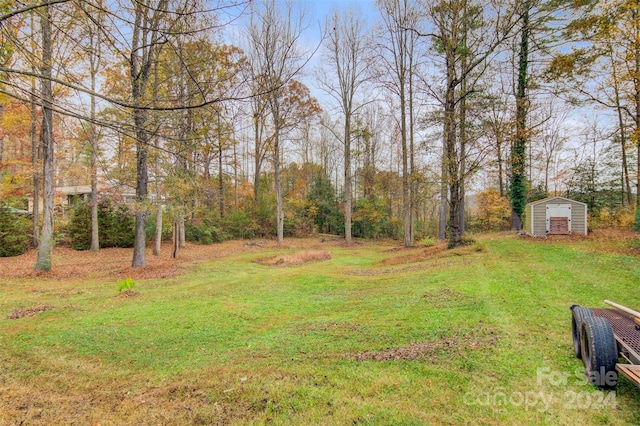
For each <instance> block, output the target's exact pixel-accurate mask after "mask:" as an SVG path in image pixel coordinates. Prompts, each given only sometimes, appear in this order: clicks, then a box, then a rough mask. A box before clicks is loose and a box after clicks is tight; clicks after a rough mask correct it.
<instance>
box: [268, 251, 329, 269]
mask: <svg viewBox="0 0 640 426" xmlns="http://www.w3.org/2000/svg"><path fill="white" fill-rule="evenodd" d="M329 259H331V254H330V253H329V252H328V251H326V250H308V251H301V252H297V253H292V254H284V255H278V256H270V257H263V258H260V259H256V260H255V262H256V263H260V264H261V265H270V266H293V265H304V264H306V263H314V262H323V261H325V260H329Z"/></svg>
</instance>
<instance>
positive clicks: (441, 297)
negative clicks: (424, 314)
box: [422, 288, 466, 308]
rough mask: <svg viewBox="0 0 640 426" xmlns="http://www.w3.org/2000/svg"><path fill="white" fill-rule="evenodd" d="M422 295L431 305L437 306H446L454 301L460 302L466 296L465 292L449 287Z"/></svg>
mask: <svg viewBox="0 0 640 426" xmlns="http://www.w3.org/2000/svg"><path fill="white" fill-rule="evenodd" d="M422 297H423V299H424V300H425V301H426V302H427V303H428V304H429V305H431V306H434V307H436V308H442V307H446V306H449V305H451V304H452V303H454V302H459V301H461V300H464V299H465V298H466V296H465V295H464V294H463V293H460V292H457V291H453V290H450V289H448V288H444V289H442V290H437V291H432V292H429V293H425V294H424V295H423V296H422Z"/></svg>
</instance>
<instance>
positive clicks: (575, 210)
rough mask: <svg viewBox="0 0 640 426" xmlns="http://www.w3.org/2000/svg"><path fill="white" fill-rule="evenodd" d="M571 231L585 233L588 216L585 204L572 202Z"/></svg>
mask: <svg viewBox="0 0 640 426" xmlns="http://www.w3.org/2000/svg"><path fill="white" fill-rule="evenodd" d="M570 204H571V233H572V234H582V235H585V229H586V227H587V216H586V213H585V207H584V204H580V203H576V202H573V201H572V202H571V203H570Z"/></svg>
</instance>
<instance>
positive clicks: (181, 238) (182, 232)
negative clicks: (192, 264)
mask: <svg viewBox="0 0 640 426" xmlns="http://www.w3.org/2000/svg"><path fill="white" fill-rule="evenodd" d="M179 225H180V226H179V228H178V229H179V231H180V232H179V233H178V242H179V245H180V248H184V247H185V246H186V235H185V230H184V216H180V222H179Z"/></svg>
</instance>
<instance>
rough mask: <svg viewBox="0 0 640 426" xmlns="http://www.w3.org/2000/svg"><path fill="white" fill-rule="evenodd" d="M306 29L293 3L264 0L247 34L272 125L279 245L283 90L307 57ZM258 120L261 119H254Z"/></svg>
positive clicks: (281, 199)
mask: <svg viewBox="0 0 640 426" xmlns="http://www.w3.org/2000/svg"><path fill="white" fill-rule="evenodd" d="M305 29H306V21H305V14H304V11H302V10H300V11H298V10H296V8H295V7H294V2H292V1H287V2H285V4H284V5H281V4H280V3H277V2H276V1H275V0H265V1H264V2H261V3H260V4H255V5H254V10H253V11H252V15H251V22H250V24H249V31H248V37H249V40H248V43H249V52H248V58H249V61H250V62H252V64H253V65H252V67H253V69H254V70H255V71H257V74H256V75H254V76H253V78H254V80H258V81H259V83H260V84H259V85H258V87H260V88H261V89H262V92H263V93H265V94H266V105H267V107H268V109H269V112H270V113H271V120H272V125H273V136H272V155H273V157H272V159H273V169H274V175H275V189H276V228H277V236H278V243H279V244H282V242H283V239H284V204H283V192H282V191H283V189H282V184H281V182H280V180H281V161H282V140H281V132H282V127H283V119H282V111H281V109H282V91H283V90H282V89H283V87H284V85H285V84H286V83H287V82H288V81H289V80H290V79H291V78H293V76H295V74H296V73H297V72H298V71H299V68H300V63H301V61H302V59H303V58H304V55H303V53H302V52H301V50H300V47H299V40H300V37H301V35H302V33H303V31H304V30H305ZM255 118H256V119H258V118H259V117H255Z"/></svg>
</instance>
